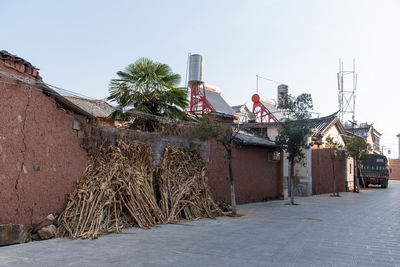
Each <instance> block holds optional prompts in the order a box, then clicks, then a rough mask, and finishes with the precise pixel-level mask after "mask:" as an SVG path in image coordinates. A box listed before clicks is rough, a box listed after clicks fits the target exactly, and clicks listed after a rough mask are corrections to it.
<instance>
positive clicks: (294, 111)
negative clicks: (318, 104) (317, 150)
mask: <svg viewBox="0 0 400 267" xmlns="http://www.w3.org/2000/svg"><path fill="white" fill-rule="evenodd" d="M312 107H313V104H312V98H311V95H310V94H301V95H299V96H298V97H296V98H295V97H292V96H290V95H289V96H287V97H286V98H285V99H284V102H283V105H281V108H283V109H284V110H285V111H284V112H285V114H286V116H287V117H286V118H285V119H283V120H282V121H280V129H279V132H278V136H277V137H276V141H275V142H276V144H278V145H280V146H281V147H282V148H283V150H284V151H286V152H287V153H288V159H289V161H290V162H292V163H294V162H301V161H302V160H303V159H304V157H305V154H304V149H307V148H309V147H310V143H309V142H308V138H307V137H308V136H309V135H311V124H310V123H309V121H308V119H309V118H311V114H310V112H309V110H310V109H312Z"/></svg>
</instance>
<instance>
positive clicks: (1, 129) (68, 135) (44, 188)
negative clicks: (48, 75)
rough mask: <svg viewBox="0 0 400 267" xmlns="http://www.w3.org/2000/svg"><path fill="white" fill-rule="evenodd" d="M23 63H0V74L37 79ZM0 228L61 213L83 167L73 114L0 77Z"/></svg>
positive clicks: (31, 223)
mask: <svg viewBox="0 0 400 267" xmlns="http://www.w3.org/2000/svg"><path fill="white" fill-rule="evenodd" d="M22 65H23V64H22V63H18V62H13V61H0V71H2V72H7V73H9V74H12V75H16V76H18V77H22V78H24V79H28V78H29V79H32V80H36V81H37V80H39V81H40V80H41V78H40V76H39V75H38V73H37V70H35V69H32V68H31V67H29V66H22ZM0 112H1V119H0V120H1V121H0V224H5V223H15V224H24V225H25V226H26V227H27V228H28V229H31V228H32V227H34V226H35V225H36V224H37V223H39V222H41V221H42V220H43V219H44V218H45V217H46V216H47V215H48V214H50V213H52V214H57V213H59V212H61V211H62V210H63V209H64V207H65V205H66V202H67V194H68V193H70V192H72V190H73V188H74V186H75V181H76V180H78V179H79V178H80V176H81V174H82V172H83V171H84V169H85V167H86V165H87V160H88V158H87V153H86V151H85V150H84V149H83V148H82V147H81V143H82V139H79V138H78V137H77V131H75V130H73V128H72V127H73V120H74V114H73V113H72V112H71V111H67V110H64V109H61V108H59V107H58V106H57V103H56V102H55V101H54V100H53V99H52V98H51V97H49V96H47V95H45V94H43V93H42V91H41V90H40V89H38V88H36V87H33V86H30V85H28V84H26V83H23V82H19V81H16V80H15V79H11V78H7V77H5V76H4V75H2V76H0Z"/></svg>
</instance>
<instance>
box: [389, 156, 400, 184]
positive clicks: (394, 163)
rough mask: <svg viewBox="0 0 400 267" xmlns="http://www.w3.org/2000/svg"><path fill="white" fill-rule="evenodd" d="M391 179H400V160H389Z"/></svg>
mask: <svg viewBox="0 0 400 267" xmlns="http://www.w3.org/2000/svg"><path fill="white" fill-rule="evenodd" d="M389 179H390V180H400V160H390V162H389Z"/></svg>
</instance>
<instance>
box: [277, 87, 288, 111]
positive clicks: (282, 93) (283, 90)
mask: <svg viewBox="0 0 400 267" xmlns="http://www.w3.org/2000/svg"><path fill="white" fill-rule="evenodd" d="M288 91H289V87H288V86H287V85H286V84H280V85H278V98H277V99H278V107H280V106H281V104H283V100H284V99H285V98H286V97H287V95H288Z"/></svg>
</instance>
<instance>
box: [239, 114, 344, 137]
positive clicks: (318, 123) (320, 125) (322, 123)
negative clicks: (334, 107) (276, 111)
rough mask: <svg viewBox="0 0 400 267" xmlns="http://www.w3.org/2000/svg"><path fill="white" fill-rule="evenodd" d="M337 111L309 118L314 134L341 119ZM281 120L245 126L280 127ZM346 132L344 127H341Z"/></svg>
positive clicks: (322, 131)
mask: <svg viewBox="0 0 400 267" xmlns="http://www.w3.org/2000/svg"><path fill="white" fill-rule="evenodd" d="M336 114H337V112H335V113H333V114H331V115H329V116H325V117H321V118H314V119H309V120H308V121H309V122H310V124H311V127H312V129H313V130H314V131H313V135H322V134H323V133H324V132H325V130H327V129H328V128H329V126H330V125H332V124H334V123H336V122H337V121H338V120H339V119H338V118H337V117H336ZM278 126H279V122H271V123H246V124H244V127H246V128H250V129H251V128H253V129H259V128H268V127H278ZM340 131H342V132H343V133H344V129H343V128H342V129H340Z"/></svg>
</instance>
